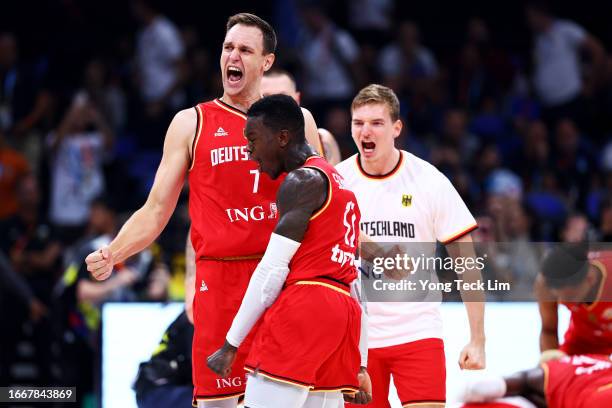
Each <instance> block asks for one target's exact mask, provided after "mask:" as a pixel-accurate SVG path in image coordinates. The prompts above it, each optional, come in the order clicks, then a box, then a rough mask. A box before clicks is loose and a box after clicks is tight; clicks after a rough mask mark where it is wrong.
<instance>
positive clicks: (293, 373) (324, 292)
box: [245, 281, 361, 392]
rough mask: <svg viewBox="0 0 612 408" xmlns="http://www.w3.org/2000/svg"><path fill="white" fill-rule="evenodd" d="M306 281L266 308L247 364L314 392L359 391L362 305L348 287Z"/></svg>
mask: <svg viewBox="0 0 612 408" xmlns="http://www.w3.org/2000/svg"><path fill="white" fill-rule="evenodd" d="M302 282H303V281H302ZM307 282H308V283H307V284H304V283H301V282H298V283H296V284H294V285H291V286H289V287H287V288H285V289H284V290H283V291H282V292H281V294H280V296H279V297H278V299H277V300H276V302H274V304H273V305H272V306H271V307H270V309H268V311H267V312H266V314H265V315H264V317H263V321H262V322H261V326H260V327H259V329H258V330H257V333H256V335H255V339H254V341H253V346H252V347H251V353H250V354H249V357H248V358H247V362H246V366H245V368H246V369H247V371H251V372H253V371H257V372H258V374H260V375H263V376H265V377H267V378H270V379H273V380H276V381H281V382H285V383H290V384H294V385H299V386H304V387H309V388H312V389H313V390H314V391H317V390H319V391H335V390H338V391H343V392H354V391H357V389H358V386H359V384H358V382H357V374H358V373H359V366H360V363H361V356H360V353H359V335H360V325H361V308H360V307H359V305H358V304H357V302H356V301H355V300H354V299H353V298H351V297H350V294H349V292H348V290H349V289H348V287H342V286H341V285H339V284H336V283H335V282H333V283H319V282H314V281H307Z"/></svg>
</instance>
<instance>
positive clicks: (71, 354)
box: [54, 197, 168, 399]
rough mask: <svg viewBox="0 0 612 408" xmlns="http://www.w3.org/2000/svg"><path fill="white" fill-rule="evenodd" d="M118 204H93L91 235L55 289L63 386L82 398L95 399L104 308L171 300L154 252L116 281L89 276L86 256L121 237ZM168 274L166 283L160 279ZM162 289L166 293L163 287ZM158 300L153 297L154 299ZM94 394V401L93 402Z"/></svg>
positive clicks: (72, 253)
mask: <svg viewBox="0 0 612 408" xmlns="http://www.w3.org/2000/svg"><path fill="white" fill-rule="evenodd" d="M118 229H119V221H118V216H117V213H116V207H115V203H114V201H113V200H112V199H110V198H108V197H98V198H96V199H95V200H93V201H92V203H91V211H90V215H89V224H88V228H87V231H88V233H87V235H86V236H85V237H84V238H82V239H81V240H80V241H79V242H77V243H76V244H75V245H74V246H73V247H72V248H71V249H70V250H69V251H67V253H66V259H65V262H64V263H65V264H66V265H67V266H66V269H65V270H64V276H63V277H62V279H61V281H59V282H58V285H57V286H56V288H55V291H54V295H55V299H56V305H57V308H58V309H57V312H56V316H57V317H58V319H59V320H58V322H57V328H58V331H59V335H58V338H59V339H60V347H61V349H62V353H61V355H63V356H64V358H63V359H62V361H61V362H59V363H60V365H61V370H62V373H63V374H62V380H63V381H65V383H66V384H71V385H73V386H74V385H76V386H77V388H78V389H79V390H80V394H81V395H79V394H78V393H77V398H79V399H81V398H90V397H91V393H92V391H93V389H94V388H93V387H94V373H95V369H96V366H97V364H98V362H97V358H98V357H99V351H100V350H99V327H100V321H101V320H100V319H101V314H100V311H101V305H102V304H103V303H104V302H107V301H123V302H125V301H138V300H157V301H159V300H162V301H163V300H166V298H165V291H166V288H167V282H168V274H167V271H162V269H163V267H161V268H160V267H158V265H157V264H156V263H155V259H154V257H153V255H152V253H151V251H149V250H145V251H143V252H141V253H140V254H139V255H138V256H135V257H133V258H130V259H128V260H127V262H125V263H123V264H121V265H118V266H117V267H116V272H117V273H115V274H114V275H113V277H112V278H110V279H108V280H106V281H103V282H98V281H96V280H94V279H93V278H92V277H91V275H90V274H89V272H87V268H86V265H85V263H84V259H85V256H86V255H87V254H88V253H89V252H91V251H92V250H93V249H92V248H98V246H101V245H104V244H105V243H108V242H110V240H111V239H112V238H113V237H114V236H115V235H116V234H117V231H118ZM159 271H162V272H163V273H164V274H165V278H164V279H163V280H162V279H158V274H159V273H158V272H159ZM160 285H161V290H160V287H159V286H160ZM151 294H153V296H151ZM88 394H89V396H88Z"/></svg>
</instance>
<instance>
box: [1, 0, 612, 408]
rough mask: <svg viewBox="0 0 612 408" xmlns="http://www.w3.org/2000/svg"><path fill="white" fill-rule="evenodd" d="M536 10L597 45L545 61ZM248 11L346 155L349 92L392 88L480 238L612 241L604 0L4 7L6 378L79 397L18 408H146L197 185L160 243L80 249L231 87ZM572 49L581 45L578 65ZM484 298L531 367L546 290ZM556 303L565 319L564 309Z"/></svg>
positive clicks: (151, 0)
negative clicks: (537, 298) (178, 124)
mask: <svg viewBox="0 0 612 408" xmlns="http://www.w3.org/2000/svg"><path fill="white" fill-rule="evenodd" d="M529 5H531V6H533V7H536V8H537V9H538V10H548V13H550V15H551V16H553V18H558V19H561V20H564V21H568V22H571V23H572V24H575V25H577V26H578V27H579V28H578V29H577V30H579V31H580V36H581V37H580V38H582V39H583V42H581V43H580V44H576V46H575V49H572V51H569V52H568V53H566V54H564V55H562V56H560V57H559V56H557V55H552V54H551V53H550V52H549V49H548V48H547V45H546V42H545V40H542V39H540V40H541V41H540V42H539V43H538V36H540V35H541V34H538V32H537V31H536V30H534V28H535V27H534V25H533V24H530V22H529V20H528V18H527V14H526V8H527V7H528V6H529ZM238 12H251V13H254V14H257V15H259V16H260V17H262V18H264V19H266V20H267V21H269V22H270V23H271V25H272V26H273V27H274V28H275V30H276V33H277V36H278V40H279V41H278V47H277V52H276V62H275V63H274V67H275V68H282V69H284V70H286V71H288V72H290V73H291V74H292V75H293V76H295V78H296V82H297V87H298V90H299V91H300V92H301V97H302V100H301V104H302V105H303V106H304V107H307V108H308V109H309V110H310V111H311V112H312V113H313V115H314V118H315V120H316V122H317V125H318V126H319V127H323V128H325V129H327V130H329V131H330V132H331V133H332V134H333V135H334V136H335V138H336V140H337V142H338V144H339V147H340V151H341V155H342V159H343V160H344V159H346V158H348V157H350V156H352V155H353V154H355V153H357V148H356V147H355V144H354V142H353V139H352V138H351V111H350V106H351V100H352V98H353V97H354V96H355V94H356V93H357V92H358V91H359V90H360V89H361V88H363V87H364V86H366V85H368V84H371V83H380V84H384V85H387V86H389V87H391V88H392V89H393V90H394V91H395V92H396V93H397V95H398V97H399V99H400V103H401V119H402V121H403V124H404V128H403V131H402V134H401V135H400V137H399V138H398V139H397V140H396V146H397V147H398V148H402V149H404V150H407V151H409V152H411V153H413V154H415V155H417V156H419V157H421V158H423V159H425V160H427V161H429V162H431V163H432V164H434V165H435V166H436V167H437V168H438V169H439V170H440V171H442V172H443V173H444V174H445V175H446V176H447V177H448V178H449V179H450V181H451V182H452V183H453V185H454V187H455V188H456V189H457V191H458V192H459V194H460V195H461V197H462V198H463V200H464V201H465V203H466V205H467V207H468V208H469V209H470V211H471V212H472V214H473V215H474V216H475V217H476V220H477V222H478V225H479V228H478V230H476V231H475V232H474V236H475V237H476V238H477V239H479V240H482V241H487V242H489V241H490V242H507V243H530V242H576V241H591V242H602V243H604V242H610V241H611V240H612V137H611V135H612V54H610V53H611V52H612V24H610V16H612V6H611V4H610V3H609V2H606V1H590V0H589V1H558V2H557V1H553V2H531V3H529V2H522V1H441V0H428V1H399V0H395V1H394V0H355V1H331V0H330V1H323V0H321V1H316V0H303V1H301V0H277V1H252V2H249V1H243V0H236V1H217V2H211V1H186V0H173V1H162V0H125V1H121V0H107V1H77V0H55V1H54V0H40V1H32V2H26V1H11V0H8V1H3V2H2V4H1V5H0V387H14V386H18V385H19V386H35V387H36V386H37V387H51V386H56V387H60V386H61V387H76V402H29V403H21V404H19V405H17V404H15V406H20V407H22V406H32V407H38V406H41V407H42V406H49V407H63V406H70V407H77V406H79V407H86V408H93V407H105V408H106V407H112V408H119V407H136V406H137V405H136V399H135V393H134V390H133V388H132V387H133V385H134V382H135V379H136V375H137V373H138V369H139V364H140V363H141V362H144V361H147V360H149V358H150V357H151V355H152V354H153V353H154V352H156V350H157V352H159V351H160V349H159V346H158V344H159V342H160V340H161V339H162V335H163V333H164V331H165V330H166V328H167V326H168V325H169V324H170V323H171V322H172V321H173V320H174V319H175V317H176V316H177V315H178V314H179V313H180V312H181V311H182V310H183V303H182V301H183V299H184V294H185V290H184V278H185V266H186V258H185V240H186V237H187V234H188V230H189V224H190V219H189V213H188V194H189V190H188V186H187V185H185V188H184V189H183V192H182V193H181V196H180V199H179V203H178V206H177V209H176V211H175V212H174V215H173V216H172V218H171V220H170V222H169V224H168V226H167V227H166V228H165V230H164V232H163V233H162V235H161V236H160V237H159V239H157V240H156V241H155V243H154V244H153V245H152V246H151V247H150V248H148V249H147V250H146V251H145V252H143V253H142V254H141V255H139V256H138V257H136V259H132V260H131V261H130V262H128V263H126V265H120V266H118V267H117V268H116V270H119V272H118V273H116V275H117V278H116V279H115V278H113V279H111V280H109V281H105V282H97V281H95V280H93V279H92V278H91V276H90V275H89V273H88V272H87V270H86V267H85V264H84V259H85V257H86V256H87V254H88V253H89V252H91V251H93V250H94V249H97V248H99V247H100V246H102V245H105V244H107V243H108V242H109V240H110V239H111V238H112V237H113V236H114V235H115V234H116V233H117V231H118V230H119V228H120V227H121V225H122V223H123V222H124V221H125V220H126V219H127V217H128V216H129V215H130V214H132V213H133V212H134V211H135V210H137V209H138V208H139V207H140V206H141V205H142V204H143V203H144V202H145V200H146V198H147V194H148V192H149V190H150V187H151V185H152V182H153V179H154V176H155V171H156V169H157V165H158V164H159V160H160V158H161V153H162V146H163V141H164V135H165V132H166V129H167V127H168V125H169V123H170V121H171V120H172V118H173V116H174V114H175V113H176V112H177V111H179V110H181V109H185V108H188V107H192V106H194V105H196V104H197V103H199V102H201V101H207V100H211V99H213V98H216V97H220V96H221V95H222V94H223V88H222V83H221V74H220V68H219V55H220V52H221V44H222V42H223V38H224V33H225V23H226V21H227V18H228V17H229V16H231V15H232V14H235V13H238ZM151 16H154V18H160V17H161V18H164V19H167V20H166V23H167V26H166V28H167V27H170V28H169V29H170V30H171V31H172V33H173V35H172V36H171V37H172V38H171V39H169V40H168V42H167V43H163V44H160V43H152V42H151V39H150V37H147V21H150V18H151ZM532 23H533V22H532ZM321 27H324V29H321ZM320 30H328V31H327V32H328V33H332V37H333V38H339V40H331V41H329V40H328V39H327V40H325V39H322V37H321V36H320V32H321V31H320ZM536 44H540V45H539V46H536ZM572 52H573V56H572V55H570V54H571V53H572ZM549 58H558V60H555V61H558V62H556V65H553V66H552V68H551V67H550V65H551V64H548V65H549V67H548V68H547V69H548V70H549V71H548V74H549V75H553V76H555V78H558V83H557V84H555V85H554V86H553V87H552V88H551V86H550V80H549V81H547V80H546V79H547V78H542V76H538V75H537V73H538V72H539V71H538V70H539V69H540V68H541V65H542V64H544V62H545V61H546V60H547V59H549ZM564 58H567V59H569V60H571V59H572V58H577V59H578V70H577V71H576V70H574V71H572V70H571V69H569V70H568V69H567V64H571V61H569V62H568V61H566V60H564ZM547 84H548V86H547ZM568 84H570V85H568ZM571 84H576V85H575V87H574V88H572V86H571ZM411 199H412V198H411ZM417 199H419V198H415V200H417ZM526 247H528V245H526ZM516 248H517V249H516V251H515V252H513V253H512V255H511V256H513V257H516V258H517V259H518V258H520V259H523V258H521V257H522V256H523V255H524V252H520V251H523V250H524V251H528V249H525V248H524V247H520V246H519V245H517V247H516ZM520 248H523V249H520ZM122 268H125V269H129V272H127V273H124V272H123V271H122V270H121V269H122ZM128 273H129V276H128ZM120 276H123V278H119V277H120ZM513 279H515V280H516V281H518V280H520V278H517V277H516V276H515V277H514V278H513ZM511 280H512V279H511ZM111 281H112V283H111ZM525 290H530V288H528V289H525ZM609 300H610V299H609ZM464 310H465V309H464V308H463V306H462V305H461V304H458V303H444V304H443V306H442V316H443V320H444V324H445V326H444V332H445V338H444V340H445V346H446V358H447V375H448V381H447V390H448V405H447V406H451V407H460V406H461V405H460V404H459V403H458V402H457V400H456V399H453V398H454V397H453V395H454V394H455V393H456V392H455V391H456V390H457V389H458V388H459V387H460V383H461V382H462V381H464V380H465V378H467V377H471V376H475V375H477V374H475V373H466V372H461V371H460V370H459V369H458V368H457V362H456V357H457V355H458V353H459V350H460V349H461V347H462V346H463V345H464V343H465V342H466V339H467V338H468V336H469V330H468V326H467V318H466V315H465V311H464ZM486 310H487V312H486V322H485V327H486V333H487V372H488V373H493V374H498V375H504V374H510V373H512V372H515V371H517V370H521V369H526V368H529V367H533V366H535V365H536V364H537V363H538V359H539V357H540V349H539V344H538V336H539V333H540V326H541V323H540V317H539V313H538V306H537V303H535V302H487V305H486ZM560 310H561V312H560V317H559V319H560V322H559V331H560V332H563V331H564V330H565V328H566V327H567V325H568V321H569V312H567V311H566V310H565V309H560ZM185 375H186V376H187V377H186V378H187V379H186V384H187V383H188V381H189V379H190V377H189V376H190V370H189V369H187V370H186V371H185ZM391 394H392V395H391V399H390V401H391V404H392V406H393V407H399V406H401V405H400V403H399V401H398V400H397V398H396V397H395V394H394V392H393V391H392V393H391ZM2 404H8V405H7V406H12V405H11V404H10V403H8V402H2V400H0V405H2ZM28 404H29V405H28ZM2 406H4V405H2ZM147 406H154V405H147ZM177 408H178V407H177Z"/></svg>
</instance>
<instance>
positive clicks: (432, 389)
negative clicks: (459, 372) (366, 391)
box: [346, 338, 446, 408]
mask: <svg viewBox="0 0 612 408" xmlns="http://www.w3.org/2000/svg"><path fill="white" fill-rule="evenodd" d="M368 373H369V374H370V379H371V380H372V402H371V403H370V404H369V405H368V407H369V408H390V407H391V405H390V404H389V383H390V379H391V375H393V383H394V384H395V388H397V394H398V396H399V399H400V401H401V402H402V406H403V407H410V406H415V407H418V406H419V405H422V404H440V406H441V407H444V405H445V402H446V360H445V357H444V343H443V342H442V339H433V338H432V339H423V340H417V341H413V342H410V343H405V344H399V345H397V346H389V347H381V348H371V349H369V351H368ZM346 406H347V407H349V406H350V407H355V408H356V407H359V405H353V404H346Z"/></svg>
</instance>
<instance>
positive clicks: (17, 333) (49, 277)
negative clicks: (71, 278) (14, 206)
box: [0, 176, 62, 386]
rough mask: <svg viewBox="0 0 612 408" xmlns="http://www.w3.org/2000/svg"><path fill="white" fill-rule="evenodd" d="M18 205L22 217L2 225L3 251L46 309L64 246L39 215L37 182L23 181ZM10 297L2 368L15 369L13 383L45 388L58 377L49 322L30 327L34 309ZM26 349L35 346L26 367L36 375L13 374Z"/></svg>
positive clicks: (2, 314) (2, 316)
mask: <svg viewBox="0 0 612 408" xmlns="http://www.w3.org/2000/svg"><path fill="white" fill-rule="evenodd" d="M17 200H18V211H17V213H16V214H15V215H14V216H12V217H10V218H8V219H7V220H5V221H3V222H2V223H0V252H2V253H4V254H6V256H7V258H8V259H9V261H10V268H11V269H12V270H13V271H14V273H16V274H17V275H18V279H19V280H22V281H23V280H25V282H26V284H27V286H28V287H29V291H30V292H31V293H32V294H33V296H34V297H35V298H36V299H39V300H40V302H41V303H40V304H38V306H41V304H42V305H44V306H43V307H44V308H48V307H49V306H50V304H51V288H52V287H53V285H54V284H55V282H56V281H57V278H58V276H59V273H58V272H59V271H60V270H61V269H60V267H61V262H60V261H61V252H62V247H61V245H60V243H59V242H58V240H57V238H56V237H55V234H54V232H53V229H52V227H51V226H50V225H49V224H48V223H47V222H45V220H44V219H43V218H42V217H41V216H40V214H41V211H40V189H39V187H38V183H37V181H36V179H35V178H34V177H31V176H30V177H26V178H24V179H22V180H21V182H20V183H19V187H18V189H17ZM9 273H11V272H9ZM7 283H8V282H6V281H5V282H4V284H7ZM1 286H3V285H1ZM5 294H6V296H5V297H4V299H3V300H2V302H3V303H2V304H0V320H1V324H2V336H0V337H1V340H0V351H1V353H0V354H3V355H2V356H1V358H2V360H3V361H0V365H4V367H5V368H6V369H7V370H11V373H9V375H11V376H12V377H11V378H13V379H12V381H15V382H21V383H25V382H26V381H27V382H29V383H30V382H34V383H36V384H39V385H41V386H42V385H48V384H51V383H52V382H51V381H53V380H52V378H53V377H54V374H53V371H52V369H51V360H52V358H51V356H52V348H51V345H52V339H53V336H52V331H51V329H50V327H49V324H50V322H49V321H48V320H46V319H42V320H32V321H31V322H28V317H33V316H32V313H33V310H32V309H31V306H32V305H30V310H29V311H27V309H25V308H19V307H15V305H16V304H18V302H19V300H20V293H19V292H16V293H15V292H7V293H5ZM22 294H23V292H22ZM28 296H29V295H28ZM34 312H35V313H38V312H36V311H34ZM24 344H25V346H24V347H27V346H28V345H29V346H30V347H32V349H31V350H32V351H33V354H32V353H31V354H30V355H29V357H28V360H29V361H28V362H29V363H30V364H26V366H27V367H26V368H31V369H32V370H26V371H25V372H24V371H14V370H15V366H14V365H15V364H20V363H26V361H27V360H26V361H24V353H22V350H23V349H20V348H19V345H24ZM0 371H2V370H0ZM0 374H2V373H0Z"/></svg>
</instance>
